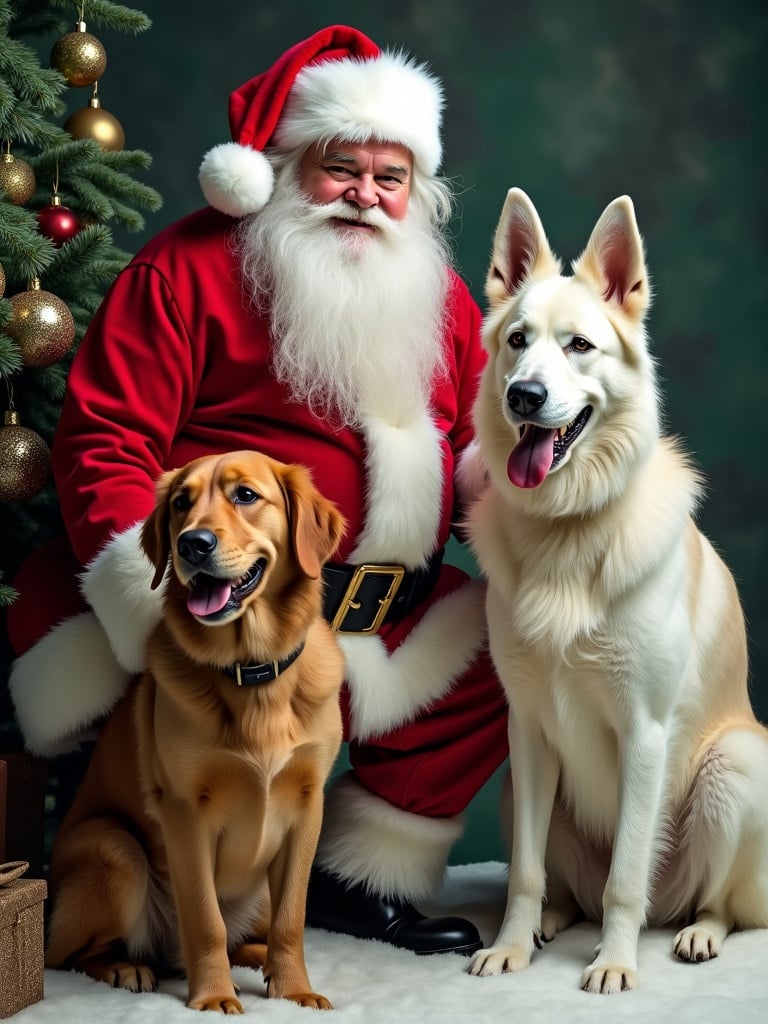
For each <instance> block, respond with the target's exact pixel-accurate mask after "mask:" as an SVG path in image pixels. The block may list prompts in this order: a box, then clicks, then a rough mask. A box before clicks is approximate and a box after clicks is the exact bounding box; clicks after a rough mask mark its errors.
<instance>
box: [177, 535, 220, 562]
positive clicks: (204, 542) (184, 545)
mask: <svg viewBox="0 0 768 1024" xmlns="http://www.w3.org/2000/svg"><path fill="white" fill-rule="evenodd" d="M217 544H218V540H217V539H216V534H215V533H212V532H211V531H210V530H186V531H185V532H184V533H180V534H179V536H178V539H177V541H176V550H177V551H178V552H179V554H180V555H181V557H182V558H183V559H184V561H185V562H188V563H189V564H190V565H200V564H201V563H202V562H204V561H205V559H206V558H208V556H209V555H211V554H212V553H213V552H214V551H215V550H216V545H217Z"/></svg>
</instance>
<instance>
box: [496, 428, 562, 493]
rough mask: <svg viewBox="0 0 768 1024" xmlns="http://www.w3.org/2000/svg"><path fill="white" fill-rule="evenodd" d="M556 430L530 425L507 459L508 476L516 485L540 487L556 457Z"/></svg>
mask: <svg viewBox="0 0 768 1024" xmlns="http://www.w3.org/2000/svg"><path fill="white" fill-rule="evenodd" d="M554 445H555V431H554V430H544V429H543V427H531V426H529V427H528V428H527V429H526V431H525V434H524V435H523V437H522V438H521V440H520V444H519V445H518V446H517V448H515V450H514V451H513V452H512V453H511V454H510V456H509V459H508V460H507V476H508V477H509V479H510V480H511V481H512V483H513V484H514V485H515V487H538V486H539V484H540V483H541V481H542V480H543V479H544V477H545V476H546V475H547V473H548V472H549V468H550V466H551V465H552V459H553V457H554Z"/></svg>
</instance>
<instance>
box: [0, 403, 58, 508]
mask: <svg viewBox="0 0 768 1024" xmlns="http://www.w3.org/2000/svg"><path fill="white" fill-rule="evenodd" d="M50 471H51V453H50V450H49V448H48V445H47V444H46V443H45V441H44V440H43V439H42V437H40V435H39V434H36V433H35V431H34V430H29V429H28V428H27V427H22V426H21V421H20V419H19V414H18V413H17V412H16V411H15V409H9V410H8V411H6V413H5V425H4V426H3V427H0V501H2V502H12V501H28V500H29V499H30V498H34V496H35V495H36V494H39V493H40V491H42V489H43V487H45V483H46V481H47V479H48V476H49V474H50Z"/></svg>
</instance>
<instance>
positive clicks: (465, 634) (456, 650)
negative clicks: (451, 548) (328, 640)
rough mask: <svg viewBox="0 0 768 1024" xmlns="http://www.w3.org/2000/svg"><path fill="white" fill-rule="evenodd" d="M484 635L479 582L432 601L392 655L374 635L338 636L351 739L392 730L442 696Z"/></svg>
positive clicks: (484, 628) (466, 584) (481, 641)
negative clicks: (343, 661)
mask: <svg viewBox="0 0 768 1024" xmlns="http://www.w3.org/2000/svg"><path fill="white" fill-rule="evenodd" d="M486 635H487V630H486V619H485V584H484V583H483V582H482V581H479V580H471V581H468V582H467V583H465V584H464V585H463V586H461V587H459V588H458V590H454V591H453V592H452V593H450V594H447V595H446V596H445V597H443V598H441V599H440V600H439V601H436V602H435V603H434V604H433V605H432V607H431V608H430V609H429V610H428V611H427V613H426V615H425V616H424V618H423V619H422V620H421V622H420V623H419V624H418V625H417V626H416V627H415V628H414V629H413V630H412V632H411V633H410V634H409V635H408V636H407V637H406V639H405V640H404V641H403V643H402V644H401V645H400V646H399V647H398V648H397V649H396V650H394V651H392V653H391V654H388V653H387V649H386V647H385V646H384V644H383V642H382V641H381V639H380V638H379V637H377V636H373V637H368V636H366V637H358V636H344V634H339V636H338V639H339V643H340V644H341V647H342V650H343V651H344V656H345V658H346V660H347V684H348V687H349V696H350V714H351V721H350V731H351V735H352V737H353V738H354V739H358V740H363V739H367V738H369V737H371V736H377V735H378V736H380V735H382V734H383V733H386V732H391V731H392V730H393V729H396V728H397V727H398V726H400V725H403V724H404V723H405V722H408V721H411V720H412V719H413V718H415V717H416V715H417V714H418V712H419V711H420V710H422V709H423V708H425V707H427V706H429V705H430V704H433V703H434V702H435V701H437V700H439V699H440V698H441V697H443V696H444V695H445V694H446V693H447V692H448V691H449V690H450V688H451V687H452V686H453V684H454V683H455V682H456V680H457V679H458V678H460V676H461V675H462V674H463V673H464V672H465V671H466V670H467V669H468V668H469V666H470V665H471V664H472V662H473V661H474V659H475V657H476V656H477V654H478V652H479V650H480V649H481V647H483V645H484V644H485V642H486Z"/></svg>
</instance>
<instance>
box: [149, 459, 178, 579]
mask: <svg viewBox="0 0 768 1024" xmlns="http://www.w3.org/2000/svg"><path fill="white" fill-rule="evenodd" d="M176 476H177V473H176V470H170V471H169V472H167V473H163V475H162V476H160V477H158V480H157V483H156V484H155V507H154V509H153V510H152V511H151V512H150V514H149V515H148V516H147V518H146V519H145V520H144V525H143V526H142V528H141V546H142V548H144V552H145V554H146V556H147V558H148V559H149V560H150V562H151V563H152V565H154V567H155V575H154V577H153V578H152V589H153V590H157V588H158V587H159V586H160V584H161V583H162V581H163V577H164V576H165V570H166V569H167V568H168V559H169V558H170V555H171V537H170V533H169V526H170V506H169V504H168V501H169V498H170V494H171V490H172V489H173V484H174V481H175V480H176Z"/></svg>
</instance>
